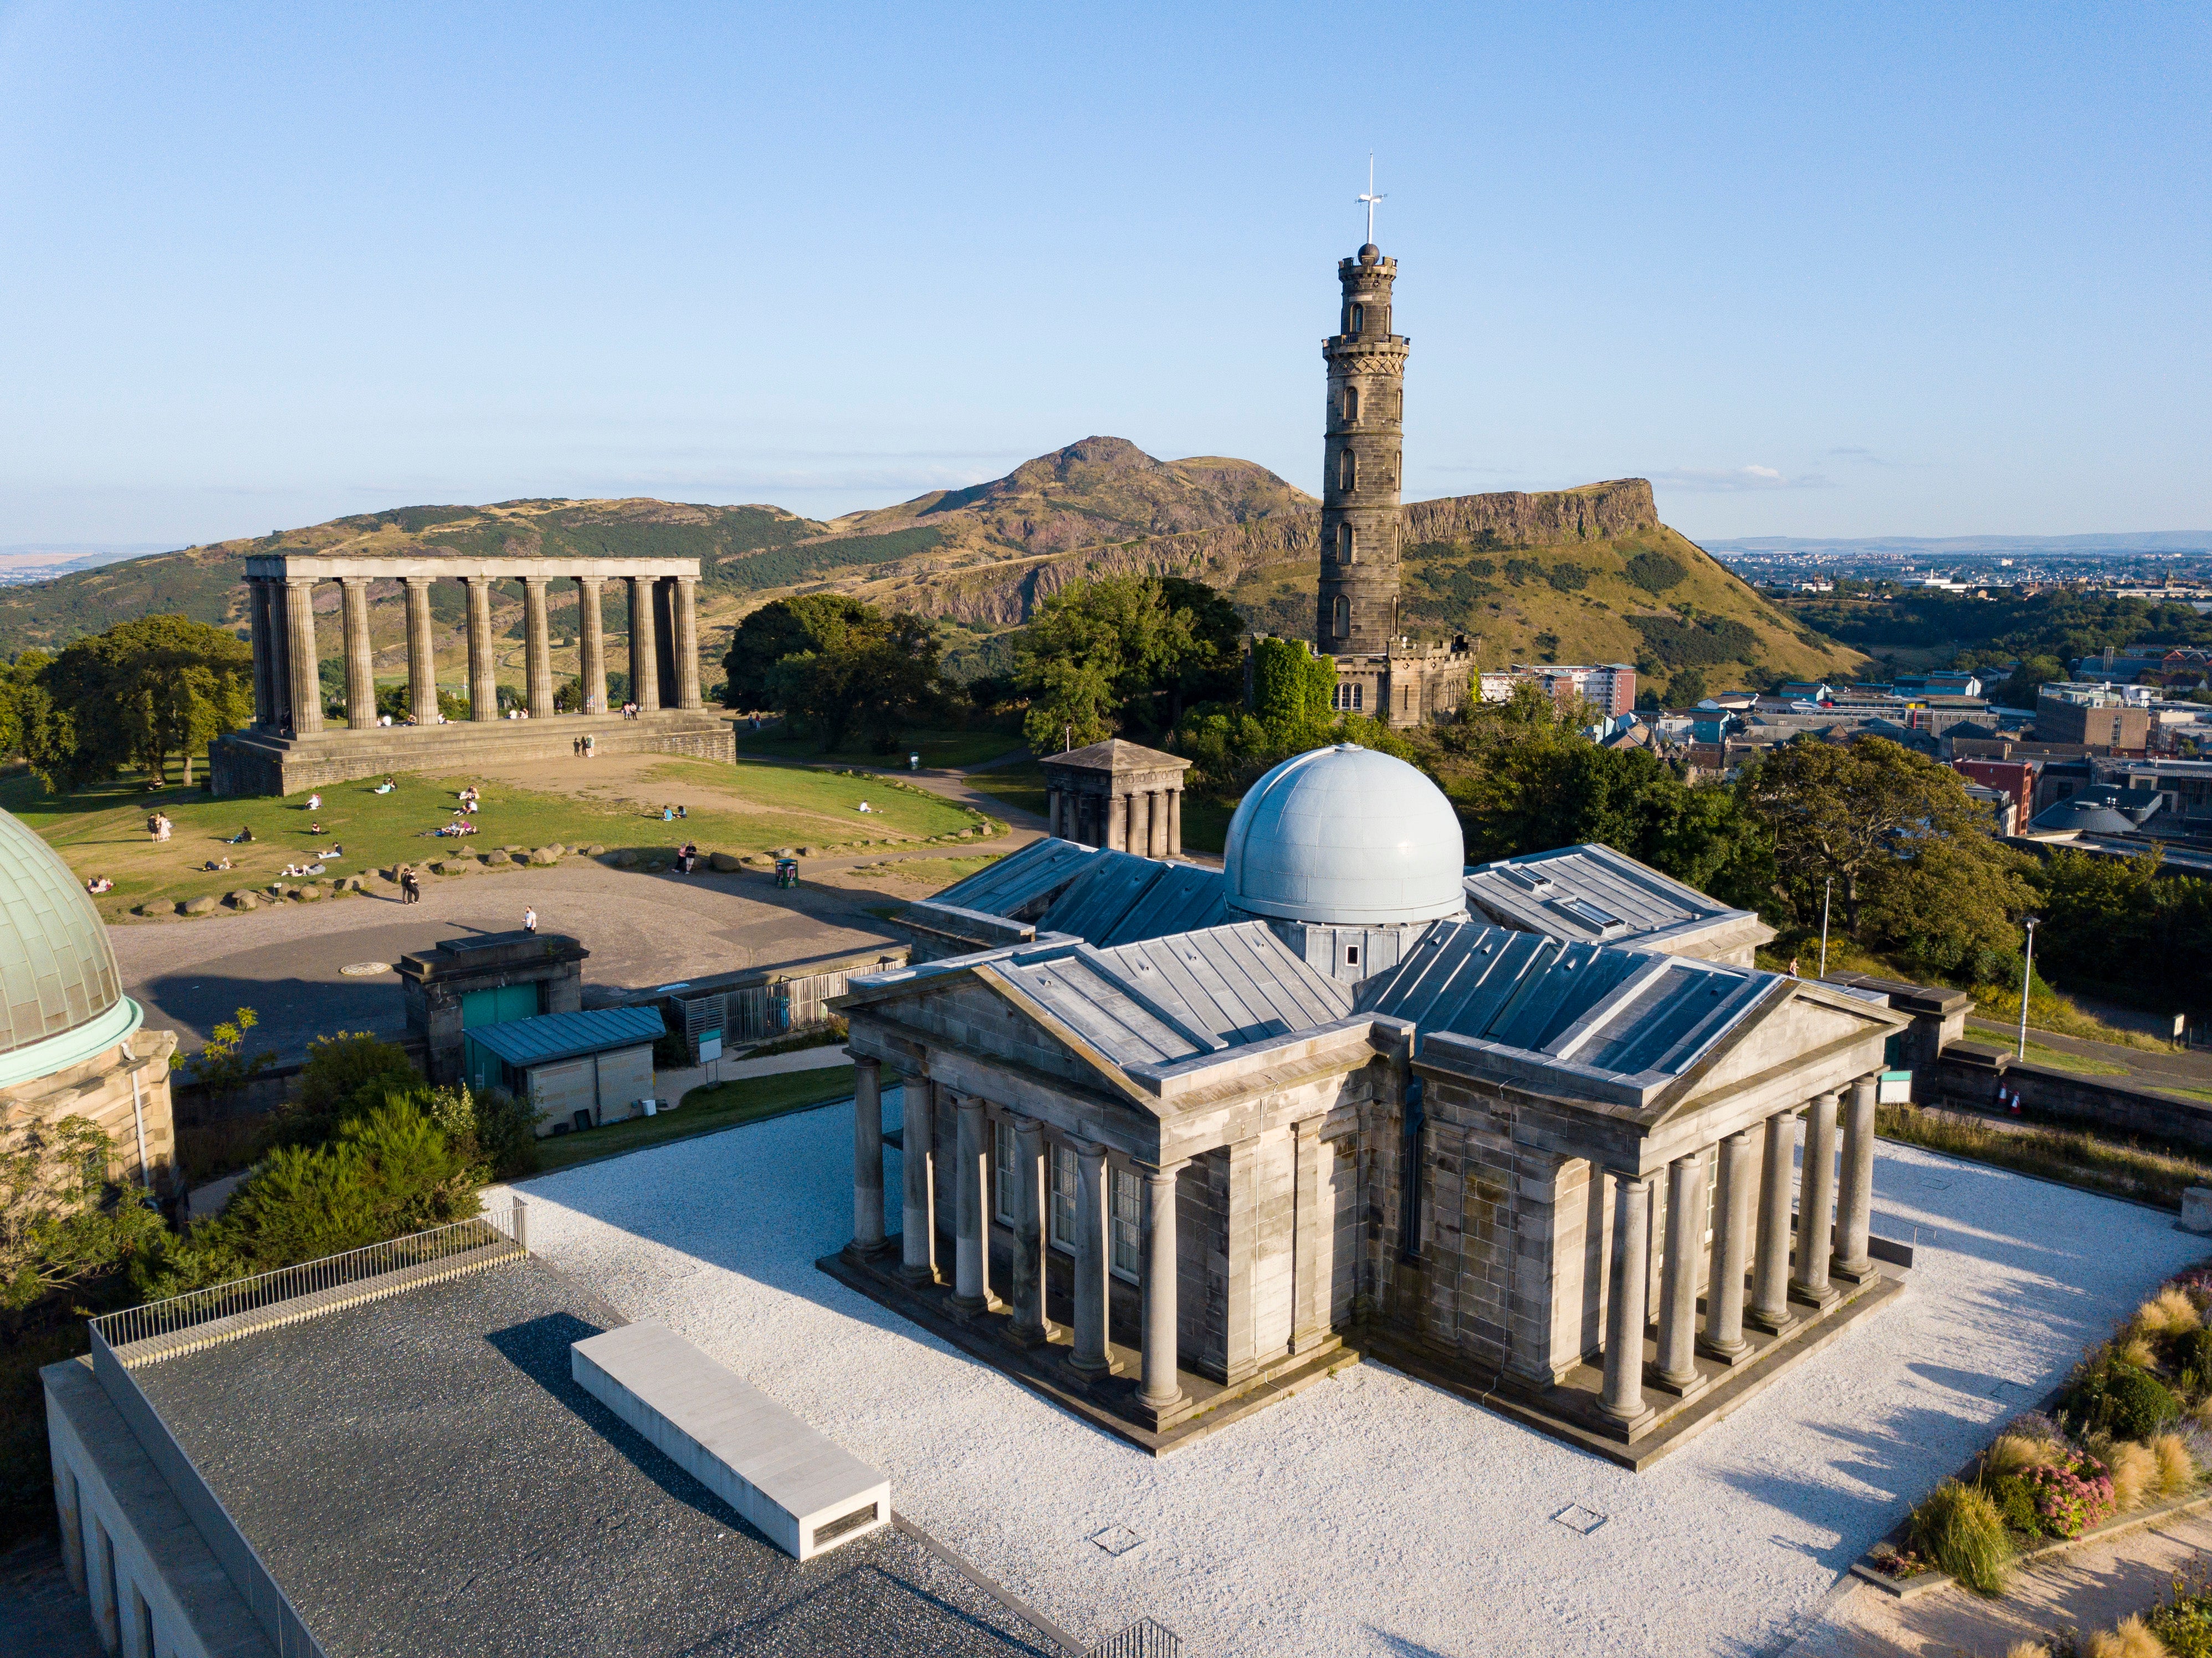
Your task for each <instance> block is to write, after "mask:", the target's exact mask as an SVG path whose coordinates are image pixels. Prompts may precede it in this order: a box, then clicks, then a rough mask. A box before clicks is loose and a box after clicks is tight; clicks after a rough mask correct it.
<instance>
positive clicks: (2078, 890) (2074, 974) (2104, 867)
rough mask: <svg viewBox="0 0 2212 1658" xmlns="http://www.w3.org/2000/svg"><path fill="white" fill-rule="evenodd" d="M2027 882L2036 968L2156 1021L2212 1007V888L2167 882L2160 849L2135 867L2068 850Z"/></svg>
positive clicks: (2171, 878) (2196, 882)
mask: <svg viewBox="0 0 2212 1658" xmlns="http://www.w3.org/2000/svg"><path fill="white" fill-rule="evenodd" d="M2027 878H2028V882H2029V884H2031V885H2032V886H2033V888H2034V889H2035V893H2036V901H2037V902H2036V908H2037V911H2038V913H2039V914H2040V915H2041V917H2042V925H2041V926H2039V927H2038V928H2037V929H2036V933H2035V961H2036V965H2037V966H2038V968H2039V969H2048V970H2049V971H2050V972H2051V974H2053V975H2056V976H2057V977H2059V978H2062V979H2069V978H2070V979H2074V980H2081V981H2090V982H2093V983H2098V984H2102V985H2107V986H2111V987H2114V988H2116V989H2118V990H2120V991H2123V992H2124V993H2127V995H2128V996H2129V998H2130V999H2132V1000H2135V1001H2137V1002H2140V1003H2142V1005H2145V1006H2148V1007H2151V1008H2154V1009H2156V1010H2158V1011H2173V1010H2174V1009H2176V1008H2179V1007H2188V1006H2195V1007H2200V1008H2201V1007H2203V1006H2205V1005H2209V1004H2212V949H2208V948H2207V947H2206V945H2207V941H2208V940H2212V881H2206V880H2200V879H2197V878H2193V877H2188V876H2176V875H2173V874H2171V873H2168V872H2166V869H2165V867H2164V864H2163V856H2162V851H2161V848H2160V847H2155V846H2154V847H2149V848H2148V849H2146V850H2145V851H2144V852H2142V853H2140V854H2138V855H2137V856H2136V857H2133V858H2100V857H2097V856H2094V855H2093V854H2092V853H2087V852H2081V851H2077V850H2075V849H2074V848H2071V847H2062V848H2060V849H2058V850H2057V851H2056V852H2054V853H2052V854H2051V859H2050V860H2049V861H2048V862H2047V863H2044V864H2041V865H2038V866H2036V867H2035V868H2033V869H2032V870H2031V871H2029V872H2028V877H2027Z"/></svg>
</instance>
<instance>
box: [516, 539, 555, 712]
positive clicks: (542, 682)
mask: <svg viewBox="0 0 2212 1658" xmlns="http://www.w3.org/2000/svg"><path fill="white" fill-rule="evenodd" d="M522 660H523V666H524V671H525V677H526V683H527V684H528V686H529V692H528V695H529V697H530V702H529V708H530V717H531V718H532V720H550V719H551V718H552V717H553V635H552V630H551V629H550V626H549V625H548V623H547V622H546V619H545V578H544V576H542V575H526V576H525V577H523V578H522Z"/></svg>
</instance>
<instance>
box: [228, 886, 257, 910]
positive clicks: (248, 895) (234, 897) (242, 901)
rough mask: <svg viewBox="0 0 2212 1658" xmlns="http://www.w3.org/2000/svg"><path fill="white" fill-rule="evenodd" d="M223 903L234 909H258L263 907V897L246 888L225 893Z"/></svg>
mask: <svg viewBox="0 0 2212 1658" xmlns="http://www.w3.org/2000/svg"><path fill="white" fill-rule="evenodd" d="M222 901H223V902H225V903H226V904H228V905H229V906H230V907H231V908H233V909H258V908H260V907H261V895H260V894H259V893H258V892H250V891H248V890H246V888H244V887H240V888H239V889H238V890H237V891H235V892H226V893H224V894H223V895H222Z"/></svg>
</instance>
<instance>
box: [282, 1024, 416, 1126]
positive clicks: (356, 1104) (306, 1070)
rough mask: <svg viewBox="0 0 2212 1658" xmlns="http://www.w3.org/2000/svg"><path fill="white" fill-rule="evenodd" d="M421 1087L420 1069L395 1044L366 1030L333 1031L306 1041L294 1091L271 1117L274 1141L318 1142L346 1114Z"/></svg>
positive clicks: (403, 1049) (345, 1116)
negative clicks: (298, 1078)
mask: <svg viewBox="0 0 2212 1658" xmlns="http://www.w3.org/2000/svg"><path fill="white" fill-rule="evenodd" d="M422 1085H423V1084H422V1073H421V1072H417V1071H416V1069H415V1062H414V1061H413V1060H410V1059H409V1058H408V1057H407V1050H406V1049H405V1048H402V1047H400V1046H399V1044H398V1043H397V1042H386V1041H385V1040H384V1038H383V1037H381V1036H373V1035H369V1033H368V1032H367V1031H365V1030H337V1031H332V1032H331V1034H330V1035H327V1036H318V1037H316V1038H315V1039H314V1040H313V1042H309V1043H308V1044H307V1064H306V1065H305V1066H302V1067H301V1072H300V1091H299V1094H298V1095H297V1096H295V1098H294V1099H292V1100H291V1101H290V1102H288V1103H287V1104H286V1105H285V1106H284V1107H283V1108H282V1109H280V1110H279V1111H278V1112H277V1113H276V1116H275V1118H274V1119H273V1120H272V1121H271V1122H270V1129H269V1139H270V1144H271V1145H279V1146H285V1145H294V1146H298V1145H321V1144H322V1143H323V1142H325V1140H328V1139H331V1137H332V1136H334V1135H335V1134H336V1133H337V1131H338V1128H339V1127H340V1125H341V1124H343V1122H344V1121H346V1120H347V1119H348V1118H349V1117H352V1116H354V1115H356V1114H359V1113H360V1112H362V1111H364V1110H367V1109H369V1108H373V1107H374V1106H376V1105H380V1104H382V1103H383V1102H385V1101H386V1099H387V1098H395V1097H396V1098H400V1099H404V1098H406V1097H408V1096H410V1095H411V1094H413V1093H414V1091H415V1090H416V1089H417V1088H419V1087H422Z"/></svg>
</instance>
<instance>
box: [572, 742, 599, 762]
mask: <svg viewBox="0 0 2212 1658" xmlns="http://www.w3.org/2000/svg"><path fill="white" fill-rule="evenodd" d="M568 746H569V747H570V748H572V749H574V750H575V751H576V758H578V759H579V760H596V759H598V758H599V748H598V745H597V744H596V743H595V742H594V741H593V740H592V738H589V737H580V738H577V739H576V740H575V741H574V742H573V743H571V744H568Z"/></svg>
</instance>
